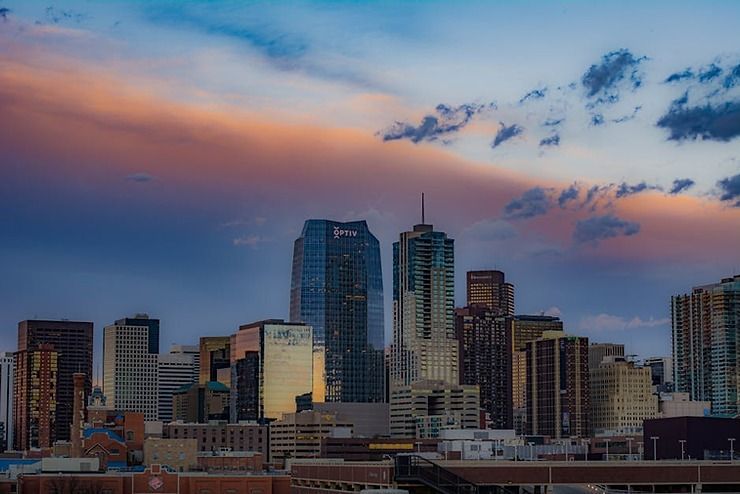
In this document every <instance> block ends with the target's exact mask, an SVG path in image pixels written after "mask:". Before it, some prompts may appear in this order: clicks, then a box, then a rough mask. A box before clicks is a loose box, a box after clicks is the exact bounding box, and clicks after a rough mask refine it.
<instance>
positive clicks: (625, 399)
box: [589, 345, 658, 434]
mask: <svg viewBox="0 0 740 494" xmlns="http://www.w3.org/2000/svg"><path fill="white" fill-rule="evenodd" d="M591 348H593V345H591ZM589 389H590V391H591V410H592V413H591V421H592V422H591V427H592V429H593V431H594V432H595V433H596V434H602V433H617V434H640V433H642V422H643V420H646V419H653V418H655V417H657V416H658V397H657V396H656V395H654V394H653V388H652V377H651V375H650V369H649V368H648V367H637V366H635V364H634V363H632V362H627V361H626V360H625V359H624V357H622V356H618V355H612V356H607V357H604V358H602V360H601V363H600V364H599V365H598V366H597V367H595V368H591V369H590V383H589Z"/></svg>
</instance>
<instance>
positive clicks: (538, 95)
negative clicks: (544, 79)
mask: <svg viewBox="0 0 740 494" xmlns="http://www.w3.org/2000/svg"><path fill="white" fill-rule="evenodd" d="M546 93H547V87H543V88H540V89H533V90H531V91H530V92H528V93H527V94H525V95H524V96H522V98H521V99H520V100H519V104H522V103H524V102H526V101H527V100H534V99H542V98H544V97H545V94H546Z"/></svg>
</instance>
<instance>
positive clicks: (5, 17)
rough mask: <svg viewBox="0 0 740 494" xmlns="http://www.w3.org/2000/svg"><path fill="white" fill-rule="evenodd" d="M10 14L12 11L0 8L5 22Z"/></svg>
mask: <svg viewBox="0 0 740 494" xmlns="http://www.w3.org/2000/svg"><path fill="white" fill-rule="evenodd" d="M8 14H10V9H9V8H7V7H0V18H2V19H3V20H7V19H8Z"/></svg>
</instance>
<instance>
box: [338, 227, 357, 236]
mask: <svg viewBox="0 0 740 494" xmlns="http://www.w3.org/2000/svg"><path fill="white" fill-rule="evenodd" d="M356 236H357V230H344V229H342V228H339V227H338V226H335V227H334V238H335V239H340V238H345V237H356Z"/></svg>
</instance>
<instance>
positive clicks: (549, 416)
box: [526, 333, 591, 439]
mask: <svg viewBox="0 0 740 494" xmlns="http://www.w3.org/2000/svg"><path fill="white" fill-rule="evenodd" d="M526 352H527V398H526V400H527V424H526V428H527V432H528V434H531V435H546V436H550V437H553V438H558V439H559V438H563V437H589V436H590V434H591V420H590V415H591V397H590V376H589V369H588V338H583V337H578V336H561V335H557V333H556V334H554V335H553V334H549V335H546V337H544V338H540V339H538V340H535V341H531V342H529V343H527V350H526Z"/></svg>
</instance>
